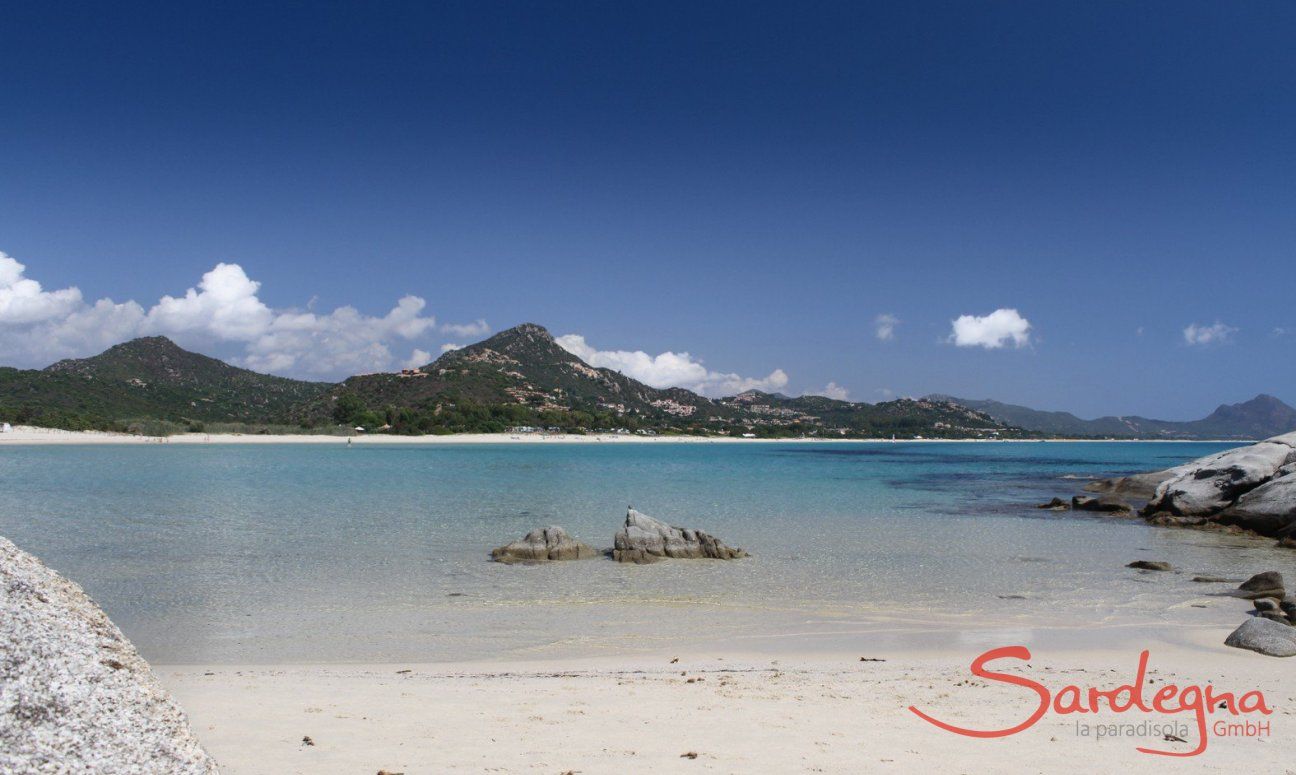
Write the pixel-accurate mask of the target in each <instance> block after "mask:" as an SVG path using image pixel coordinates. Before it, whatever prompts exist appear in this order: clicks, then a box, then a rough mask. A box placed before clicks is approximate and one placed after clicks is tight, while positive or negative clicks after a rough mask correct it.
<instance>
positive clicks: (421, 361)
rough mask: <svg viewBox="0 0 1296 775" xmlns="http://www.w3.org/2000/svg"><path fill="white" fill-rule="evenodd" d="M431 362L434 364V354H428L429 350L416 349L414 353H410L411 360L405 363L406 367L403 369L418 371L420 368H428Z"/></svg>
mask: <svg viewBox="0 0 1296 775" xmlns="http://www.w3.org/2000/svg"><path fill="white" fill-rule="evenodd" d="M431 362H432V353H430V352H428V351H427V350H420V349H418V348H414V352H412V353H410V357H409V360H407V361H405V365H404V366H403V367H402V368H406V369H417V368H418V367H420V366H426V365H428V364H429V363H431Z"/></svg>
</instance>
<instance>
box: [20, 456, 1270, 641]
mask: <svg viewBox="0 0 1296 775" xmlns="http://www.w3.org/2000/svg"><path fill="white" fill-rule="evenodd" d="M1221 448H1222V445H1218V444H1129V443H1126V444H1119V443H1049V444H937V443H921V444H905V443H899V444H885V443H883V444H851V445H844V444H834V445H808V444H788V445H771V444H723V445H696V444H681V445H667V444H642V445H629V444H624V445H598V444H590V445H544V446H539V445H536V446H532V445H463V446H426V447H423V446H407V445H401V446H396V445H393V446H362V447H356V448H353V449H348V448H345V447H343V446H340V445H339V446H336V447H334V446H328V447H323V446H312V445H301V446H210V447H202V446H193V447H189V446H122V447H114V446H104V447H89V446H87V447H7V448H0V481H2V482H3V484H4V486H3V488H0V535H5V536H7V537H9V538H11V539H12V540H14V541H15V542H17V543H18V544H19V545H20V546H22V547H24V548H25V549H27V550H29V551H31V552H33V553H35V554H37V555H38V556H40V557H41V558H42V559H44V560H45V561H46V562H47V563H48V564H50V565H51V566H53V567H55V568H56V569H58V570H60V571H62V572H64V573H66V574H67V575H68V576H70V577H71V578H73V579H75V580H77V581H78V582H80V583H81V584H82V585H83V586H84V587H85V588H86V589H87V590H88V591H89V592H90V594H91V595H93V596H94V597H95V598H96V599H97V600H98V601H99V602H100V603H101V604H102V605H103V606H104V608H105V609H107V611H108V613H109V614H110V615H111V616H112V617H113V618H114V620H115V621H116V622H117V623H118V624H119V625H120V626H121V627H122V629H123V630H124V631H125V632H126V634H127V635H128V636H130V637H131V638H132V639H134V641H135V642H136V644H137V645H138V646H139V647H140V649H141V651H142V652H143V653H144V655H145V656H146V657H147V658H149V659H151V660H154V661H157V662H163V663H175V662H244V663H251V662H257V663H271V662H287V661H335V660H408V661H414V660H418V661H436V660H445V659H464V658H494V657H523V658H530V657H537V658H538V657H546V656H558V655H564V656H565V655H573V654H584V653H589V654H604V653H619V652H625V651H638V650H653V649H659V648H670V647H675V646H687V645H688V644H690V643H693V642H703V641H706V642H724V643H726V644H727V645H728V646H729V647H730V648H737V649H741V648H744V647H751V648H752V649H763V648H767V647H770V646H771V644H775V645H777V643H778V642H780V641H782V642H783V643H784V644H787V643H793V644H797V645H798V646H806V645H812V644H813V643H814V642H816V641H819V640H823V641H824V642H828V641H830V640H831V639H833V638H842V637H847V638H849V637H853V636H854V634H857V633H860V632H870V631H882V630H890V629H901V630H911V631H917V632H919V633H921V632H924V631H926V630H932V631H937V630H940V629H942V628H945V629H948V625H951V624H952V625H957V626H959V627H962V628H967V627H969V626H994V627H1020V626H1026V625H1030V626H1047V625H1058V626H1068V627H1076V626H1081V627H1083V626H1088V625H1121V624H1126V623H1131V622H1138V623H1147V622H1157V621H1160V620H1162V619H1167V620H1168V619H1170V618H1172V617H1175V616H1178V615H1179V614H1177V613H1175V612H1176V611H1178V610H1179V609H1180V608H1181V607H1182V606H1183V605H1184V601H1185V599H1186V597H1187V596H1188V595H1190V594H1199V593H1200V589H1191V587H1193V586H1194V585H1191V584H1190V583H1188V582H1187V578H1188V575H1183V576H1175V577H1173V578H1171V577H1169V576H1166V577H1163V578H1141V577H1139V576H1138V574H1135V573H1133V572H1132V571H1127V570H1125V569H1124V568H1123V566H1124V564H1125V563H1126V562H1129V561H1130V560H1133V559H1139V558H1147V559H1163V560H1169V561H1170V562H1172V563H1174V564H1175V565H1176V566H1178V567H1182V568H1184V569H1185V570H1187V571H1189V572H1190V573H1221V574H1226V575H1237V574H1240V573H1243V572H1251V571H1254V570H1261V569H1264V568H1263V567H1261V566H1265V567H1268V566H1271V565H1275V564H1276V563H1279V562H1286V563H1289V564H1290V552H1288V553H1286V554H1284V553H1281V552H1278V551H1276V550H1274V549H1272V548H1270V547H1269V546H1268V544H1267V543H1264V542H1251V541H1238V540H1237V539H1232V540H1230V539H1224V538H1221V537H1218V536H1215V535H1210V534H1203V533H1198V532H1193V531H1174V530H1162V529H1153V528H1149V527H1147V526H1145V525H1143V524H1142V523H1141V522H1138V521H1130V520H1114V519H1103V518H1086V517H1077V516H1071V515H1063V516H1059V515H1056V514H1053V513H1050V512H1041V511H1038V510H1036V509H1034V508H1031V506H1032V505H1033V504H1035V503H1037V502H1040V501H1042V500H1047V499H1048V498H1049V497H1052V496H1053V495H1063V496H1068V495H1070V494H1072V493H1073V492H1076V491H1078V490H1079V488H1080V486H1081V485H1082V484H1083V482H1081V481H1076V480H1074V479H1068V478H1065V477H1085V476H1095V475H1108V474H1113V473H1117V472H1130V471H1137V470H1147V469H1153V468H1162V467H1166V466H1169V465H1172V464H1176V463H1179V462H1182V461H1184V460H1188V459H1191V458H1193V457H1197V456H1200V455H1203V454H1207V453H1210V452H1213V451H1216V450H1218V449H1221ZM628 504H633V505H634V506H635V507H636V508H638V509H640V510H642V511H644V512H646V513H648V514H651V515H653V516H657V517H660V518H662V519H666V520H668V521H670V522H673V523H675V524H679V525H684V526H696V527H701V528H704V529H706V530H708V531H709V532H712V533H715V534H717V535H719V536H721V537H722V538H723V539H725V540H726V541H727V542H729V543H730V544H734V545H739V546H742V547H744V548H746V549H748V550H749V551H750V552H751V553H752V555H753V557H752V558H751V559H749V560H743V561H739V562H732V563H720V562H691V563H690V562H669V563H660V564H657V565H652V566H642V567H640V566H621V565H619V564H617V563H614V562H611V561H606V560H591V561H586V562H575V563H557V564H552V565H548V566H543V567H518V566H504V565H500V564H496V563H492V562H489V561H488V560H487V552H488V551H489V550H490V549H491V548H492V547H494V546H497V545H500V544H502V543H506V542H507V541H509V540H512V539H514V538H516V537H517V536H520V535H521V534H523V533H525V532H526V531H527V530H529V529H531V528H534V527H538V526H543V525H547V524H561V525H563V526H565V527H567V528H568V530H570V531H572V532H573V533H574V534H575V535H576V536H577V537H579V538H581V539H583V540H584V541H586V542H587V543H590V544H593V545H595V546H598V547H607V546H610V545H611V542H612V535H613V533H614V532H615V530H616V529H617V527H619V525H620V521H621V519H622V518H623V516H624V513H625V508H626V506H627V505H628ZM1014 595H1020V596H1023V597H1025V598H1026V599H1025V600H1020V599H1005V598H1004V597H1001V596H1014ZM1234 618H1236V616H1234Z"/></svg>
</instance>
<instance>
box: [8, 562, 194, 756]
mask: <svg viewBox="0 0 1296 775" xmlns="http://www.w3.org/2000/svg"><path fill="white" fill-rule="evenodd" d="M0 772H5V773H10V772H13V773H28V772H31V773H35V772H48V773H56V772H57V773H63V772H86V773H213V772H216V765H215V763H214V762H213V761H212V759H211V758H210V757H209V756H208V755H207V753H206V752H205V751H204V750H203V749H202V746H201V745H199V743H198V740H197V738H195V737H194V734H193V731H192V730H190V728H189V722H188V721H187V720H186V719H185V715H184V712H183V711H181V710H180V707H179V706H178V705H176V703H175V701H174V700H172V699H171V697H170V695H168V694H167V692H166V690H165V689H163V688H162V685H161V684H160V683H159V682H158V680H157V678H156V677H155V676H154V675H153V671H152V670H151V669H149V666H148V664H147V663H146V662H145V661H144V660H143V659H142V658H141V657H140V655H139V653H138V652H137V651H136V650H135V647H134V646H132V645H131V643H130V641H128V640H126V638H125V636H123V635H122V633H121V631H120V630H118V629H117V627H116V626H115V625H114V624H113V623H112V622H111V621H109V619H108V617H107V615H105V614H104V612H103V611H102V610H100V609H99V606H97V605H95V603H94V601H92V600H91V599H90V598H89V597H88V596H87V595H86V594H85V592H83V591H82V590H81V587H79V586H77V585H76V584H74V583H72V582H71V581H68V580H67V579H65V578H63V577H62V576H60V575H59V574H57V573H55V572H54V571H52V570H50V569H49V568H47V567H45V565H44V564H43V563H41V561H40V560H38V559H36V558H35V557H33V556H31V555H30V554H27V553H26V552H24V551H22V550H21V549H19V548H18V547H16V546H14V545H13V543H11V542H10V541H7V540H5V539H4V538H0Z"/></svg>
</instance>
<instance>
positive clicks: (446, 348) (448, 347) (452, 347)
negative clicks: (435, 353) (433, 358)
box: [441, 342, 464, 353]
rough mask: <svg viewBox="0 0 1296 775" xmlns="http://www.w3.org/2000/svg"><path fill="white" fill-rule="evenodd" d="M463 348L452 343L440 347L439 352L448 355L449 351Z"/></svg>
mask: <svg viewBox="0 0 1296 775" xmlns="http://www.w3.org/2000/svg"><path fill="white" fill-rule="evenodd" d="M463 347H464V346H463V345H461V344H455V343H454V342H446V343H445V344H443V345H441V352H443V353H448V352H450V351H451V350H462V349H463Z"/></svg>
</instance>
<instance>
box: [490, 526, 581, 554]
mask: <svg viewBox="0 0 1296 775" xmlns="http://www.w3.org/2000/svg"><path fill="white" fill-rule="evenodd" d="M597 556H598V550H596V549H594V548H593V547H591V546H588V545H586V544H583V543H581V542H580V541H577V540H576V539H575V538H572V537H571V535H569V534H568V533H567V531H566V530H563V529H562V528H561V527H558V526H556V525H550V526H549V527H546V528H539V529H536V530H532V531H531V532H530V533H527V534H526V535H525V536H523V537H522V538H521V539H520V540H518V541H514V542H513V543H511V544H508V545H506V546H501V547H499V548H498V549H494V550H492V551H491V559H492V560H494V561H496V562H505V563H513V562H550V561H557V560H584V559H587V558H589V557H597Z"/></svg>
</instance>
